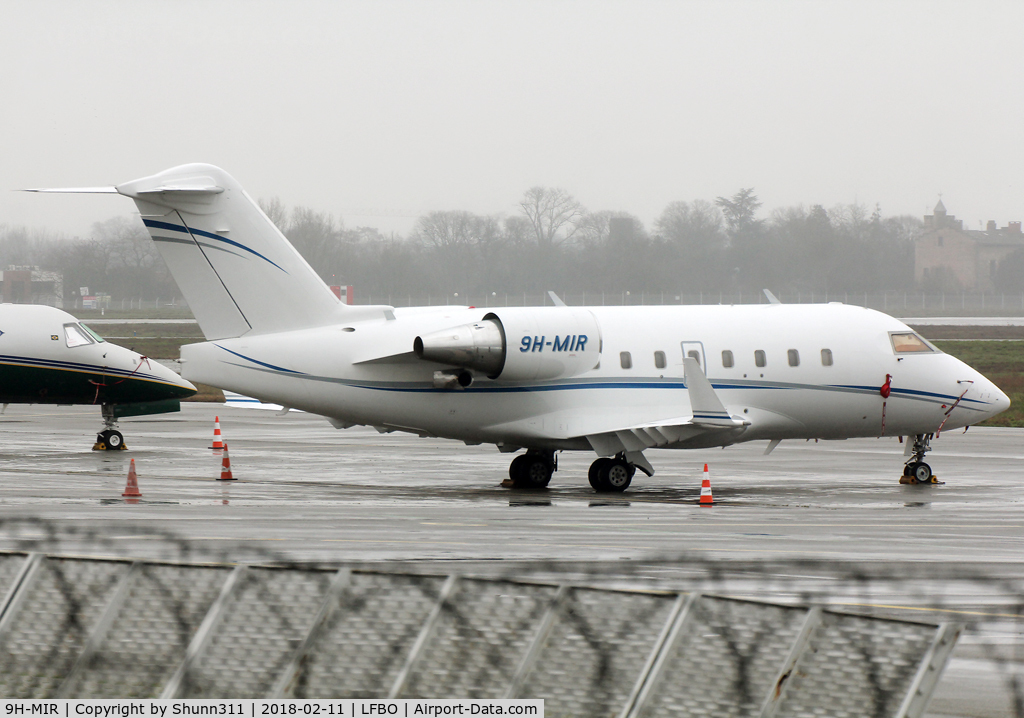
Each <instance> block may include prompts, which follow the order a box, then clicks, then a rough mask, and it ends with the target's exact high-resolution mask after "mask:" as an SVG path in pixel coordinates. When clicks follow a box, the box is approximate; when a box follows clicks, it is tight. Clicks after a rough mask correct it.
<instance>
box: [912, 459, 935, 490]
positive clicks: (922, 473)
mask: <svg viewBox="0 0 1024 718" xmlns="http://www.w3.org/2000/svg"><path fill="white" fill-rule="evenodd" d="M914 478H915V479H917V481H918V483H921V484H930V483H931V481H932V467H930V466H929V465H928V464H926V463H924V462H923V461H919V462H917V463H915V464H914Z"/></svg>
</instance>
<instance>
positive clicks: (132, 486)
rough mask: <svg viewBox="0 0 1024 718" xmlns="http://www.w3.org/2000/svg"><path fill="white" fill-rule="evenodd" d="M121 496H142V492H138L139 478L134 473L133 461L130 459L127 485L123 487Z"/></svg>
mask: <svg viewBox="0 0 1024 718" xmlns="http://www.w3.org/2000/svg"><path fill="white" fill-rule="evenodd" d="M121 496H127V497H130V498H134V497H137V496H142V492H141V491H139V477H138V475H137V474H136V473H135V459H132V463H131V464H130V465H129V467H128V484H127V485H126V486H125V487H124V493H123V494H121Z"/></svg>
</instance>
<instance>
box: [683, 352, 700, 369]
mask: <svg viewBox="0 0 1024 718" xmlns="http://www.w3.org/2000/svg"><path fill="white" fill-rule="evenodd" d="M686 356H688V357H691V358H692V359H693V360H694V361H695V362H697V366H700V352H699V351H697V350H696V349H691V350H690V351H688V352H686Z"/></svg>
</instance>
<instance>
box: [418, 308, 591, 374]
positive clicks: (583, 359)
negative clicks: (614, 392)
mask: <svg viewBox="0 0 1024 718" xmlns="http://www.w3.org/2000/svg"><path fill="white" fill-rule="evenodd" d="M413 351H415V352H416V355H417V356H418V357H419V358H420V359H424V360H426V361H431V362H437V363H439V364H448V365H451V366H457V367H463V368H465V369H475V370H477V371H480V372H483V373H485V374H487V376H489V377H490V378H492V379H502V380H504V381H532V380H536V379H562V378H566V377H572V376H578V375H579V374H583V373H584V372H587V371H590V370H591V369H593V368H594V367H595V366H597V364H598V362H599V361H600V360H601V328H600V327H599V326H598V323H597V319H596V318H595V317H594V315H593V314H591V313H590V312H589V311H588V310H586V309H580V308H577V307H522V308H519V307H507V308H505V309H496V310H494V311H493V312H490V313H489V314H487V315H486V316H484V318H483V319H481V320H480V321H478V322H473V323H472V324H463V325H462V326H458V327H452V328H451V329H443V330H441V331H438V332H433V333H431V334H425V335H423V336H419V337H416V341H415V342H414V343H413Z"/></svg>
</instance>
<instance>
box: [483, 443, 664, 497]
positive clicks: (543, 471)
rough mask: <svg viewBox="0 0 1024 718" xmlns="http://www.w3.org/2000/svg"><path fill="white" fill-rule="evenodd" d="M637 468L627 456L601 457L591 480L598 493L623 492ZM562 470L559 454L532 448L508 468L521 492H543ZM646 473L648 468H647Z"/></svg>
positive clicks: (514, 483) (513, 483)
mask: <svg viewBox="0 0 1024 718" xmlns="http://www.w3.org/2000/svg"><path fill="white" fill-rule="evenodd" d="M636 470H637V465H636V464H632V463H630V462H629V461H626V457H625V455H624V454H619V455H617V456H616V457H615V458H600V459H598V460H597V461H595V462H594V463H593V464H591V465H590V471H589V472H588V478H589V479H590V485H591V486H593V487H594V491H598V492H601V493H609V492H616V493H618V492H622V491H625V490H626V489H628V488H629V485H630V483H631V482H632V481H633V475H634V474H635V473H636ZM556 471H558V462H557V461H556V460H555V452H553V451H541V450H538V449H530V450H529V451H527V452H526V453H525V454H520V455H519V456H517V457H516V458H514V459H512V463H511V465H509V467H508V477H509V483H505V484H503V486H508V485H510V484H511V486H512V487H513V488H517V489H543V488H544V487H546V486H547V485H548V484H549V483H551V475H552V474H553V473H554V472H556ZM643 471H644V472H645V473H647V472H648V470H647V469H643Z"/></svg>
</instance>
